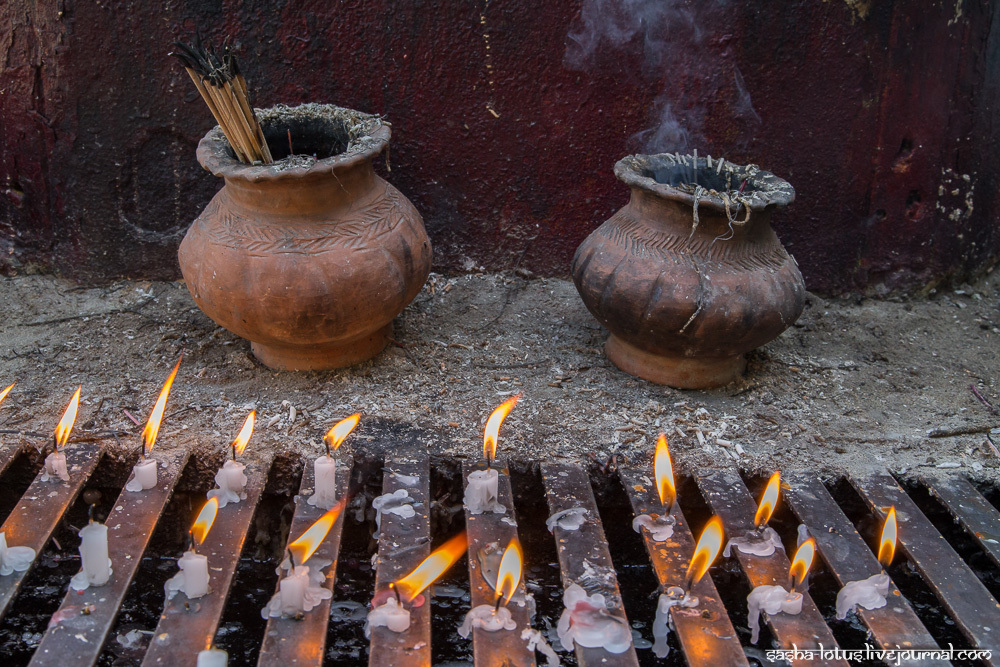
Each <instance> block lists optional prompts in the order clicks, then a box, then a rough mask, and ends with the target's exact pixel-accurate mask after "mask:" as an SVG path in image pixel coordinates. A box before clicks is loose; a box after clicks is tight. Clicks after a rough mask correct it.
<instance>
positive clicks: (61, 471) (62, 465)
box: [42, 452, 69, 482]
mask: <svg viewBox="0 0 1000 667" xmlns="http://www.w3.org/2000/svg"><path fill="white" fill-rule="evenodd" d="M54 478H59V479H61V480H62V481H64V482H68V481H69V471H67V470H66V455H65V454H64V453H63V452H52V453H51V454H49V455H48V456H46V457H45V471H44V472H43V473H42V481H43V482H48V481H49V480H51V479H54Z"/></svg>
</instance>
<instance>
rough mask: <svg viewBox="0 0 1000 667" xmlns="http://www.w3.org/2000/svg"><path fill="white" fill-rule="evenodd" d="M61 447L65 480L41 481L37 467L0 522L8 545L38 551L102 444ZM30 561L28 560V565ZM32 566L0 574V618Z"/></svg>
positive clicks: (89, 470) (77, 490)
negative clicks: (22, 491)
mask: <svg viewBox="0 0 1000 667" xmlns="http://www.w3.org/2000/svg"><path fill="white" fill-rule="evenodd" d="M62 451H63V452H65V453H66V467H67V470H68V472H69V481H68V482H63V481H62V480H59V479H55V480H50V481H48V482H43V481H42V474H43V473H44V469H43V470H41V471H39V473H38V475H36V476H35V480H34V481H33V482H32V483H31V486H29V487H28V490H27V491H26V492H25V494H24V495H23V496H21V500H20V501H18V503H17V506H16V507H15V508H14V511H13V512H11V513H10V516H9V517H7V520H6V521H5V522H4V524H3V526H0V532H3V533H5V534H6V536H7V545H8V546H12V547H13V546H22V547H31V548H32V549H34V550H35V552H36V553H37V554H39V555H41V553H42V550H43V549H44V548H45V543H46V542H48V541H49V538H50V537H51V536H52V533H53V531H55V529H56V526H57V525H59V521H61V520H62V517H63V514H65V513H66V510H67V509H69V506H70V505H71V504H73V501H74V500H76V497H77V495H78V494H79V493H80V489H82V488H83V485H84V484H85V483H86V482H87V480H88V479H89V478H90V475H91V474H92V473H93V472H94V468H96V467H97V464H98V462H99V461H100V460H101V455H102V454H103V453H104V446H103V445H101V444H98V443H83V444H79V445H71V446H69V447H66V448H65V449H63V450H62ZM35 562H37V558H36V559H35ZM34 565H35V564H34V563H32V568H33V567H34ZM32 568H29V569H28V570H26V571H24V572H14V573H12V574H9V575H7V576H6V577H0V618H2V617H3V615H4V614H5V613H6V612H7V608H8V607H9V606H10V603H11V601H12V600H13V599H14V596H15V595H16V594H17V591H18V590H19V589H20V588H21V584H22V583H23V582H24V579H25V577H27V576H28V573H30V572H31V569H32Z"/></svg>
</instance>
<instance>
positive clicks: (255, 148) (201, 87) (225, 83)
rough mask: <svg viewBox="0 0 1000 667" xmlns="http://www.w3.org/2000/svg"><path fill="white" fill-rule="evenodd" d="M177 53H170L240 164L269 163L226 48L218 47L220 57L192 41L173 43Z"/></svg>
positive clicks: (243, 81) (244, 84)
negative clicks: (195, 90)
mask: <svg viewBox="0 0 1000 667" xmlns="http://www.w3.org/2000/svg"><path fill="white" fill-rule="evenodd" d="M174 46H176V47H177V48H178V49H179V51H176V52H174V53H171V54H170V55H172V56H175V57H176V58H177V59H178V60H180V61H181V63H182V64H183V65H184V69H185V70H187V73H188V76H190V77H191V80H192V81H194V85H195V87H196V88H198V92H199V93H201V97H202V99H204V100H205V104H207V105H208V108H209V109H210V110H211V111H212V115H213V116H215V120H216V122H218V123H219V126H220V127H221V128H222V131H223V132H224V133H225V135H226V139H228V140H229V145H230V146H232V147H233V151H235V153H236V157H237V158H239V160H240V161H241V162H246V163H252V162H263V163H265V164H268V163H271V162H273V160H272V159H271V151H270V150H268V148H267V142H266V141H265V140H264V133H263V132H262V131H261V129H260V123H259V122H258V121H257V114H256V113H254V110H253V107H251V106H250V100H249V98H248V96H247V82H246V79H244V78H243V75H242V74H241V73H240V67H239V63H237V62H236V56H235V55H233V53H232V52H231V51H230V50H229V46H228V45H225V46H223V48H222V58H219V57H218V56H217V55H216V53H215V50H214V49H212V48H207V47H205V46H203V45H202V43H201V38H200V37H199V38H196V40H195V43H194V44H193V45H189V44H183V43H181V42H175V43H174Z"/></svg>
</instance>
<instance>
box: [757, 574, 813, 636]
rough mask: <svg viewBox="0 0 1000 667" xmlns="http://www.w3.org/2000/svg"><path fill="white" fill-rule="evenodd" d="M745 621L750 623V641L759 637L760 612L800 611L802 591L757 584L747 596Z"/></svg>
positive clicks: (789, 612) (799, 612) (786, 612)
mask: <svg viewBox="0 0 1000 667" xmlns="http://www.w3.org/2000/svg"><path fill="white" fill-rule="evenodd" d="M747 609H748V611H747V623H749V625H750V643H751V644H756V643H757V639H758V638H759V637H760V612H762V611H765V612H767V613H768V614H790V615H792V616H797V615H799V614H801V613H802V593H797V592H795V591H792V592H791V593H789V592H788V591H786V590H785V589H784V587H783V586H758V587H757V588H755V589H753V590H752V591H750V595H748V596H747Z"/></svg>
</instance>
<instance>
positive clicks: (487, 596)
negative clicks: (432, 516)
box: [462, 461, 535, 667]
mask: <svg viewBox="0 0 1000 667" xmlns="http://www.w3.org/2000/svg"><path fill="white" fill-rule="evenodd" d="M481 468H482V466H481V465H474V464H472V463H471V462H469V461H466V462H465V464H464V465H463V466H462V485H463V487H464V486H466V485H467V484H468V479H469V473H471V472H473V471H474V470H479V469H481ZM493 468H494V470H497V471H498V472H499V473H500V474H499V479H498V485H497V489H498V493H497V500H498V502H499V503H500V504H501V505H503V506H504V508H506V511H505V512H504V513H502V514H499V513H494V512H484V513H483V514H472V513H470V512H469V509H468V508H466V509H465V529H466V532H467V534H468V536H469V585H470V587H471V591H472V607H473V608H475V607H477V606H479V605H482V604H494V602H495V601H496V593H495V592H494V590H493V588H491V587H490V585H489V584H488V583H487V581H486V578H485V577H484V576H483V572H482V565H481V563H480V561H479V554H480V553H481V552H482V551H483V550H484V549H486V548H487V547H488V546H489V545H495V546H499V548H500V549H504V548H506V547H507V545H508V544H510V541H511V540H512V539H513V538H515V537H517V520H516V519H515V517H514V494H513V493H512V492H511V487H510V471H509V470H508V469H507V468H506V467H499V466H498V465H497V463H496V462H495V463H494V465H493ZM524 595H525V589H524V578H523V577H522V579H521V582H520V584H519V586H518V589H517V592H516V594H515V597H514V598H513V599H511V601H510V603H509V604H508V605H507V609H508V610H510V613H511V616H512V617H513V619H514V622H515V623H517V627H516V628H514V629H513V630H498V631H497V632H486V631H485V630H482V629H481V628H473V629H472V646H473V651H474V653H475V662H476V667H520V666H524V667H534V665H535V653H534V651H529V650H528V646H527V644H526V642H525V641H524V640H523V639H521V631H522V630H524V629H525V628H529V627H531V618H530V617H529V616H528V607H527V605H526V604H525V605H523V606H520V605H518V604H517V600H518V599H521V600H523V599H524Z"/></svg>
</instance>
